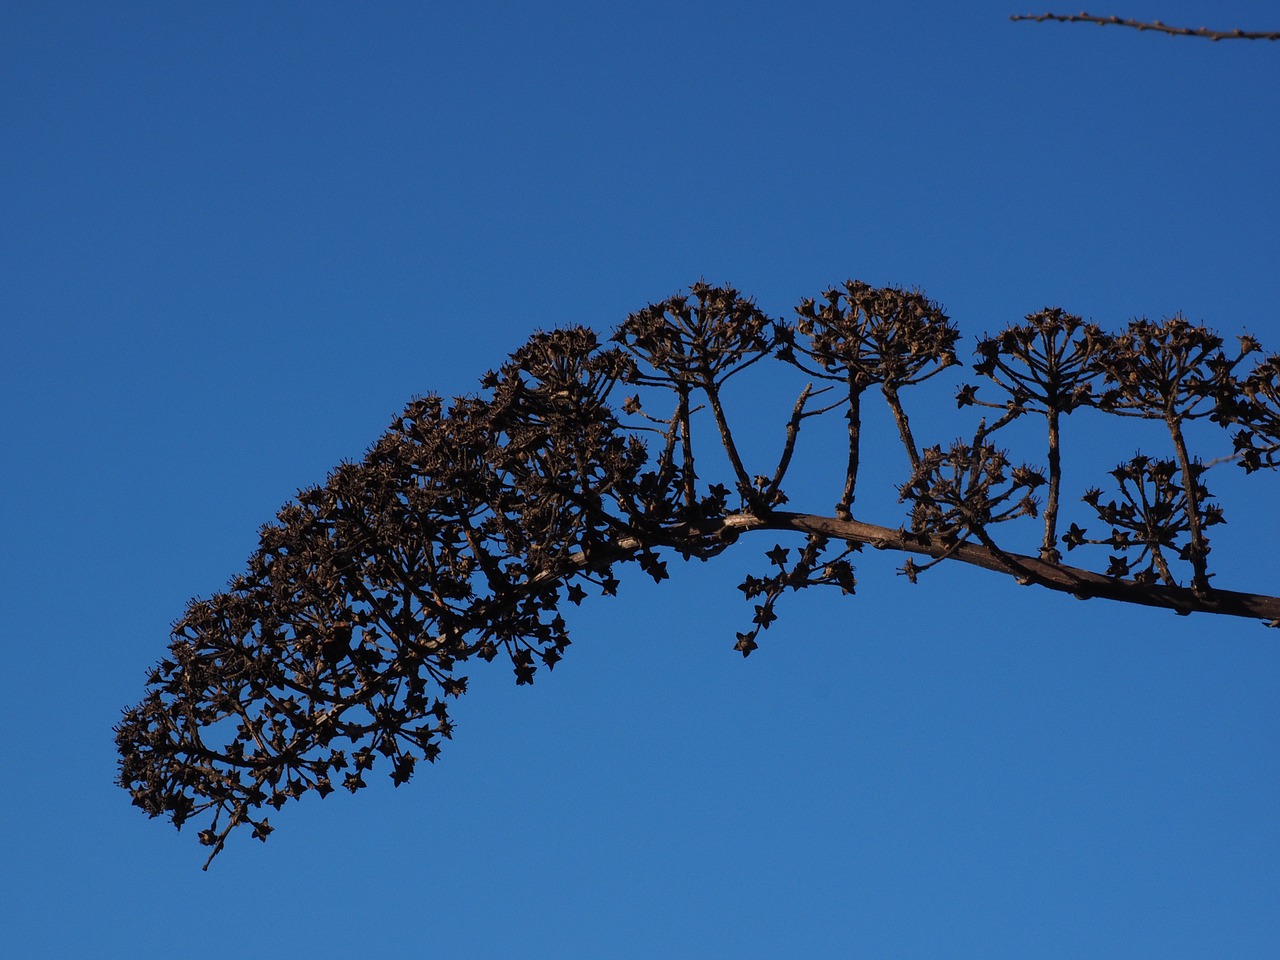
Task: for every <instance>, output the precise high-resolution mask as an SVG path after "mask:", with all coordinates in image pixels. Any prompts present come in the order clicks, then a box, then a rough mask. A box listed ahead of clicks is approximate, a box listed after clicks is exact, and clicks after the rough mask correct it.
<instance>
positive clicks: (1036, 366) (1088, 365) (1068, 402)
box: [956, 307, 1107, 563]
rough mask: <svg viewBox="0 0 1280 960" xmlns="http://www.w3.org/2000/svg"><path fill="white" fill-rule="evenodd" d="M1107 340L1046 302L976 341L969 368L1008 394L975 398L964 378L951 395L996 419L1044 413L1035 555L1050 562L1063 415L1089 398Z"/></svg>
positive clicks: (1053, 547) (1057, 555)
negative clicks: (1042, 488)
mask: <svg viewBox="0 0 1280 960" xmlns="http://www.w3.org/2000/svg"><path fill="white" fill-rule="evenodd" d="M1106 343H1107V339H1106V337H1104V335H1103V334H1102V331H1101V330H1100V329H1099V328H1098V326H1097V325H1096V324H1092V323H1085V322H1084V321H1083V320H1082V319H1081V318H1080V317H1078V316H1076V315H1075V314H1071V313H1067V312H1066V311H1065V310H1063V309H1062V308H1061V307H1046V308H1045V309H1043V310H1040V311H1038V312H1037V313H1030V314H1027V318H1026V322H1025V323H1023V324H1017V325H1015V326H1011V327H1008V328H1007V329H1005V330H1004V331H1002V332H1001V333H999V334H997V335H996V336H994V337H986V338H984V339H982V340H980V341H978V346H977V349H976V351H975V352H976V353H977V354H978V356H980V357H981V358H982V359H981V360H980V361H979V362H978V363H975V364H974V365H973V369H974V371H975V372H977V373H979V374H981V375H983V376H985V377H987V378H988V379H990V380H992V381H994V382H995V383H996V385H997V386H999V387H1000V388H1001V390H1003V391H1004V393H1005V394H1006V395H1007V396H1008V399H1007V400H1006V401H1005V402H1004V403H1003V404H997V403H989V402H987V401H983V400H978V399H977V397H976V394H977V390H978V388H977V387H975V386H971V385H968V384H966V385H964V386H962V387H961V388H960V391H959V393H958V394H957V395H956V402H957V405H958V406H961V407H964V406H968V405H969V404H978V405H979V406H987V407H996V408H998V409H1003V410H1005V419H1003V420H1002V421H1001V423H1000V425H1003V424H1004V423H1007V422H1008V421H1009V420H1012V419H1014V418H1016V417H1019V416H1021V415H1022V414H1023V413H1026V412H1028V411H1030V412H1033V413H1038V414H1040V415H1041V416H1043V417H1044V418H1045V423H1046V427H1047V430H1048V442H1047V452H1046V457H1047V461H1048V478H1047V479H1048V496H1047V503H1046V505H1045V510H1044V538H1043V540H1042V541H1041V544H1040V557H1041V559H1043V560H1047V561H1049V562H1051V563H1052V562H1057V561H1058V560H1060V559H1061V554H1060V553H1059V552H1058V548H1057V540H1058V510H1059V505H1060V493H1061V487H1062V439H1061V438H1062V429H1061V423H1062V417H1063V416H1066V415H1067V414H1070V413H1072V412H1073V411H1075V410H1077V409H1078V408H1080V407H1082V406H1086V405H1088V404H1089V403H1091V402H1092V399H1093V388H1094V384H1095V382H1096V381H1097V379H1098V378H1099V376H1100V373H1099V370H1098V368H1097V366H1096V360H1097V355H1098V351H1099V350H1100V349H1101V348H1102V347H1103V346H1105V345H1106ZM993 429H994V428H993Z"/></svg>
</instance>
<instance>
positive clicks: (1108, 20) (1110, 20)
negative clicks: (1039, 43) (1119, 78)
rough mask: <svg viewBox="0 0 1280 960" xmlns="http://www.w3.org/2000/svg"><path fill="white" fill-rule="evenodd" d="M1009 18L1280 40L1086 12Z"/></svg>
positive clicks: (1206, 36)
mask: <svg viewBox="0 0 1280 960" xmlns="http://www.w3.org/2000/svg"><path fill="white" fill-rule="evenodd" d="M1009 19H1010V20H1034V21H1036V22H1038V23H1042V22H1044V21H1045V20H1056V21H1057V22H1059V23H1096V24H1099V25H1101V26H1108V25H1114V26H1117V27H1132V28H1133V29H1134V30H1154V31H1156V32H1157V33H1168V34H1172V35H1173V36H1175V37H1201V38H1203V39H1205V40H1213V41H1218V40H1280V31H1277V32H1266V31H1256V30H1210V29H1209V28H1208V27H1171V26H1169V25H1168V24H1167V23H1161V22H1160V21H1159V20H1150V21H1144V20H1125V19H1122V18H1121V17H1114V16H1112V17H1095V16H1093V15H1092V14H1088V13H1040V14H1032V13H1019V14H1014V15H1013V16H1011V17H1010V18H1009Z"/></svg>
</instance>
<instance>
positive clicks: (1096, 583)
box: [724, 511, 1280, 626]
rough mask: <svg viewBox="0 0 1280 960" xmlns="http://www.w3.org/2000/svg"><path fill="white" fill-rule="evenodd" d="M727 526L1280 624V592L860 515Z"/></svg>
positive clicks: (799, 516)
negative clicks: (1196, 585)
mask: <svg viewBox="0 0 1280 960" xmlns="http://www.w3.org/2000/svg"><path fill="white" fill-rule="evenodd" d="M724 527H725V530H726V532H727V533H738V532H743V533H745V532H747V531H750V530H790V531H794V532H796V533H811V534H818V535H819V536H823V537H829V538H831V539H833V540H846V541H850V542H853V543H864V544H867V545H869V546H872V547H875V548H877V549H880V550H900V551H902V552H904V553H914V554H920V555H923V556H927V557H934V558H937V557H942V556H943V555H946V557H947V559H950V560H958V561H960V562H961V563H967V564H970V565H972V566H975V567H982V568H983V569H984V570H994V571H995V572H997V573H1003V574H1005V575H1006V576H1012V577H1014V578H1016V579H1017V580H1018V581H1019V582H1020V583H1035V584H1037V585H1039V586H1042V587H1046V588H1048V589H1050V590H1056V591H1059V592H1061V593H1069V594H1071V595H1072V596H1074V597H1077V598H1079V599H1081V600H1087V599H1090V598H1092V597H1100V598H1102V599H1104V600H1119V601H1121V602H1123V603H1133V604H1138V605H1140V606H1147V607H1162V608H1164V609H1166V610H1172V611H1174V612H1175V613H1178V614H1183V615H1185V614H1188V613H1215V614H1219V615H1223V616H1230V617H1249V618H1251V619H1255V620H1265V621H1267V622H1268V625H1269V626H1280V597H1269V596H1266V595H1263V594H1254V593H1238V592H1236V591H1234V590H1216V589H1215V590H1210V591H1209V592H1207V593H1205V594H1197V593H1196V592H1195V591H1193V590H1191V589H1189V588H1187V587H1175V586H1166V585H1164V584H1157V583H1145V584H1144V583H1138V582H1137V581H1134V580H1127V579H1124V578H1121V577H1108V576H1105V575H1103V574H1100V573H1094V572H1093V571H1092V570H1084V569H1082V568H1080V567H1071V566H1067V565H1066V564H1057V563H1046V562H1045V561H1044V560H1041V559H1039V558H1037V557H1029V556H1025V555H1023V554H1018V553H1008V552H1005V551H995V550H992V549H990V548H989V547H986V546H983V545H981V544H977V543H961V544H958V545H957V544H954V543H952V544H945V543H942V542H940V541H938V540H930V539H928V538H927V537H923V536H920V535H918V534H913V533H911V532H909V531H905V530H893V529H890V528H889V527H881V526H877V525H875V524H872V523H863V522H861V521H858V520H841V519H838V518H836V517H822V516H816V515H814V514H806V513H790V512H784V511H773V512H770V513H769V514H768V515H766V516H762V517H756V516H752V515H749V514H736V515H733V516H729V517H726V518H725V519H724Z"/></svg>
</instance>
